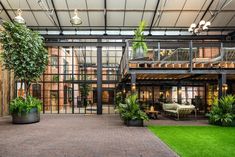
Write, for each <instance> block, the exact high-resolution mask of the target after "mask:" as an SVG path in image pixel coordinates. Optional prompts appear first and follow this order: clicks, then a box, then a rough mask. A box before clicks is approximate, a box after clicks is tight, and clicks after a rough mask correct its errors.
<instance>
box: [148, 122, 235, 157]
mask: <svg viewBox="0 0 235 157" xmlns="http://www.w3.org/2000/svg"><path fill="white" fill-rule="evenodd" d="M148 128H149V130H150V131H151V132H153V133H154V134H155V135H156V136H158V137H159V138H160V139H161V140H162V141H164V142H165V143H166V144H167V145H168V146H169V147H170V148H171V149H173V150H174V151H175V152H176V153H177V154H178V155H180V156H182V157H235V127H218V126H148Z"/></svg>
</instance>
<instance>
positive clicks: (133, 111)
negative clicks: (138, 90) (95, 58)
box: [118, 94, 148, 121]
mask: <svg viewBox="0 0 235 157" xmlns="http://www.w3.org/2000/svg"><path fill="white" fill-rule="evenodd" d="M118 111H119V113H120V116H121V118H122V119H123V120H124V121H129V120H148V116H147V115H146V113H145V112H143V111H141V110H140V107H139V104H138V102H137V94H133V95H130V96H128V97H127V98H126V99H125V103H124V104H122V103H120V104H119V105H118Z"/></svg>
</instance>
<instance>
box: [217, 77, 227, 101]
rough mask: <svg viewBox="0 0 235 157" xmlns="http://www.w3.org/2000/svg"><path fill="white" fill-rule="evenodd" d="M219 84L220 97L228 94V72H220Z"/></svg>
mask: <svg viewBox="0 0 235 157" xmlns="http://www.w3.org/2000/svg"><path fill="white" fill-rule="evenodd" d="M218 85H219V91H218V92H219V93H218V98H219V99H220V98H221V97H222V96H224V95H226V90H227V87H226V86H227V84H226V74H219V76H218Z"/></svg>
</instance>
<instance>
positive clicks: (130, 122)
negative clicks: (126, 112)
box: [124, 120, 144, 127]
mask: <svg viewBox="0 0 235 157" xmlns="http://www.w3.org/2000/svg"><path fill="white" fill-rule="evenodd" d="M124 123H125V124H126V125H127V126H138V127H142V126H144V121H143V120H128V121H124Z"/></svg>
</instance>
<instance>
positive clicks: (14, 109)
mask: <svg viewBox="0 0 235 157" xmlns="http://www.w3.org/2000/svg"><path fill="white" fill-rule="evenodd" d="M32 108H37V110H38V112H40V111H41V108H42V102H41V101H40V100H39V99H36V98H34V97H32V96H27V97H26V98H23V97H17V98H15V99H13V100H12V101H11V103H10V112H11V114H19V115H21V114H26V113H28V112H29V111H30V110H31V109H32Z"/></svg>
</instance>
